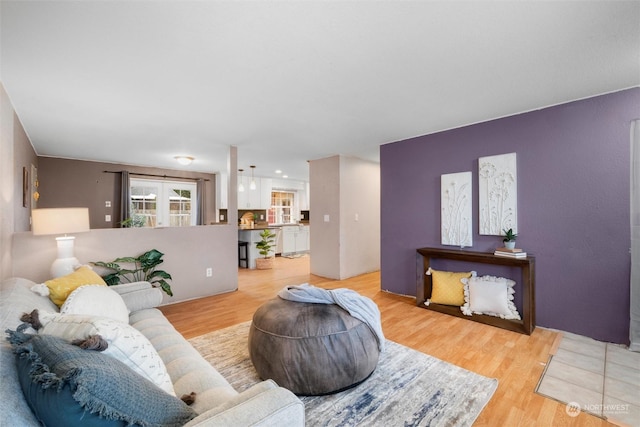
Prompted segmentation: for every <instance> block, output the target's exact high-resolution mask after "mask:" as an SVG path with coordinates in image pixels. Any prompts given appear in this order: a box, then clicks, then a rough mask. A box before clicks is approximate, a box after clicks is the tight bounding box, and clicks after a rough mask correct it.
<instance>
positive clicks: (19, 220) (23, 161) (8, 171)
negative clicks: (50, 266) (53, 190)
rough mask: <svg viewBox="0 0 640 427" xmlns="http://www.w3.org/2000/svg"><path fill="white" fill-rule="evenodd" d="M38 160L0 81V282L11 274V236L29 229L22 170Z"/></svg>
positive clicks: (28, 203) (35, 163)
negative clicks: (23, 199)
mask: <svg viewBox="0 0 640 427" xmlns="http://www.w3.org/2000/svg"><path fill="white" fill-rule="evenodd" d="M31 165H34V166H36V167H37V166H38V158H37V157H36V154H35V151H34V150H33V147H32V146H31V143H30V141H29V139H28V138H27V135H26V134H25V132H24V129H23V127H22V124H21V123H20V120H19V119H18V117H17V116H16V114H15V112H14V110H13V106H12V105H11V100H10V99H9V97H8V96H7V94H6V92H5V90H4V86H3V85H2V83H1V82H0V192H1V195H0V196H1V197H0V279H4V278H7V277H10V276H12V275H13V272H12V264H11V262H12V259H11V236H12V234H13V233H14V232H15V231H26V230H29V227H30V226H29V219H30V217H31V204H32V200H33V199H31V196H30V194H29V197H28V198H27V206H26V207H25V206H23V204H22V168H23V167H26V168H28V170H29V173H31Z"/></svg>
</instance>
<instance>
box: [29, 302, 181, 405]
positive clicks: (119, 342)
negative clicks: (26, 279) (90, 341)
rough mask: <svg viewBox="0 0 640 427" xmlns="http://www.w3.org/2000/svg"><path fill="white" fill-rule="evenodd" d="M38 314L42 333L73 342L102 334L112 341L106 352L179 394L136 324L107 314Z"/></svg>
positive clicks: (158, 384) (163, 388) (155, 352)
mask: <svg viewBox="0 0 640 427" xmlns="http://www.w3.org/2000/svg"><path fill="white" fill-rule="evenodd" d="M39 317H40V323H42V328H40V329H39V330H38V333H39V334H46V335H53V336H56V337H60V338H63V339H65V340H68V341H70V342H71V341H73V340H75V339H79V340H85V339H87V338H89V337H90V336H91V335H100V336H102V338H104V339H105V340H106V341H107V342H108V343H109V347H108V348H107V349H106V350H105V351H103V353H104V354H106V355H109V356H111V357H113V358H115V359H118V360H120V361H121V362H123V363H124V364H126V365H127V366H129V367H130V368H131V369H133V370H134V371H136V372H137V373H138V374H140V375H142V376H143V377H145V378H146V379H148V380H149V381H151V382H152V383H154V384H156V385H157V386H158V387H160V388H161V389H162V390H164V391H166V392H167V393H169V394H171V395H173V396H175V395H176V393H175V391H174V389H173V384H172V383H171V378H170V377H169V373H168V372H167V368H166V367H165V366H164V363H163V362H162V359H161V358H160V355H158V352H157V351H156V349H155V348H154V347H153V345H152V344H151V342H149V340H148V339H147V338H146V337H145V336H144V335H142V333H141V332H140V331H138V330H137V329H135V328H134V327H133V326H131V325H129V324H127V323H122V322H119V321H117V320H113V319H110V318H107V317H95V316H85V315H77V314H60V313H48V312H42V311H40V312H39ZM87 351H92V350H87Z"/></svg>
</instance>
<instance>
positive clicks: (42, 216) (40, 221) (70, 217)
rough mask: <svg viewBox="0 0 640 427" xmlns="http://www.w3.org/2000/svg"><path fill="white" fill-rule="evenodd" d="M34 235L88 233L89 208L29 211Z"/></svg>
mask: <svg viewBox="0 0 640 427" xmlns="http://www.w3.org/2000/svg"><path fill="white" fill-rule="evenodd" d="M31 221H32V224H31V225H32V230H33V234H34V235H36V236H37V235H45V234H67V233H81V232H84V231H89V208H50V209H34V210H32V211H31Z"/></svg>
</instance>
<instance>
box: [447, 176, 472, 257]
mask: <svg viewBox="0 0 640 427" xmlns="http://www.w3.org/2000/svg"><path fill="white" fill-rule="evenodd" d="M472 180H473V178H472V173H471V172H458V173H449V174H443V175H441V176H440V186H441V187H440V188H441V189H440V209H441V211H440V228H441V232H440V233H441V243H442V244H443V245H451V246H459V247H460V248H464V247H470V246H473V221H472V217H473V210H472V209H473V207H472V201H473V200H472V199H473V193H472Z"/></svg>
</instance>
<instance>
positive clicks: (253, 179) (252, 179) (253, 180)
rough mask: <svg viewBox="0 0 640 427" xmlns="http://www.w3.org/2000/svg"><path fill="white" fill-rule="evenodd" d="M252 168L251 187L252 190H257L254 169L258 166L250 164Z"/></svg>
mask: <svg viewBox="0 0 640 427" xmlns="http://www.w3.org/2000/svg"><path fill="white" fill-rule="evenodd" d="M249 167H250V168H251V182H250V183H249V189H250V190H255V189H256V180H255V178H254V177H253V170H254V169H255V168H256V167H255V166H254V165H251V166H249Z"/></svg>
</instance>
